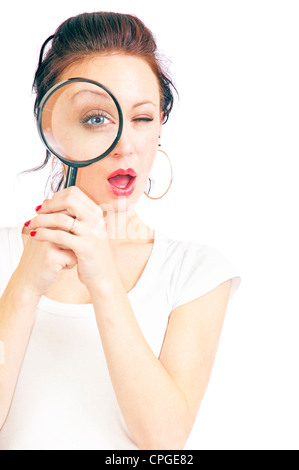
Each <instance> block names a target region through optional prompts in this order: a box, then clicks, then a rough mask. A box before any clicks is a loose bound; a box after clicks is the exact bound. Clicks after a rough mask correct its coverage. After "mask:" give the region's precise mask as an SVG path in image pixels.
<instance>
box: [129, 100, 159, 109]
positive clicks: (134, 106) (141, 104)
mask: <svg viewBox="0 0 299 470" xmlns="http://www.w3.org/2000/svg"><path fill="white" fill-rule="evenodd" d="M144 104H152V105H153V106H155V108H156V107H157V105H156V104H155V103H154V102H153V101H150V100H148V101H140V103H136V104H134V105H133V108H138V107H139V106H143V105H144Z"/></svg>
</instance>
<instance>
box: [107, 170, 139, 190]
mask: <svg viewBox="0 0 299 470" xmlns="http://www.w3.org/2000/svg"><path fill="white" fill-rule="evenodd" d="M136 176H137V173H136V171H135V170H133V169H132V168H128V169H126V170H124V169H122V168H119V169H118V170H116V171H114V172H113V173H111V175H110V176H109V177H108V178H107V181H108V185H109V188H110V189H111V191H112V192H113V194H114V195H115V196H124V197H127V196H130V195H131V194H132V193H133V191H134V189H135V180H136Z"/></svg>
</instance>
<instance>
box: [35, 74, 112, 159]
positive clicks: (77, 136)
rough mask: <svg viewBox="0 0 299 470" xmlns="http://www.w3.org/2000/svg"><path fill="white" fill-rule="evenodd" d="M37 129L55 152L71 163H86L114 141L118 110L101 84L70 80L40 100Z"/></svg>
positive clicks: (103, 153)
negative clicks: (41, 105)
mask: <svg viewBox="0 0 299 470" xmlns="http://www.w3.org/2000/svg"><path fill="white" fill-rule="evenodd" d="M40 130H41V132H42V136H43V140H44V141H45V143H46V145H47V147H48V148H49V149H50V151H51V152H52V153H54V155H56V156H58V158H61V159H62V161H64V162H65V163H68V162H69V163H70V165H72V166H75V167H79V166H85V163H86V164H90V163H92V162H90V160H94V159H97V160H98V159H99V157H101V156H105V153H107V151H108V150H109V149H110V148H111V147H113V145H114V144H116V143H117V140H118V139H117V136H118V134H119V130H120V110H119V109H118V106H117V102H116V100H115V99H113V98H112V96H111V94H110V93H108V91H106V89H105V87H102V86H101V85H100V84H94V83H92V82H91V81H88V80H82V81H79V80H78V81H69V83H65V84H63V85H62V86H60V87H58V88H57V89H55V90H54V91H53V92H52V93H50V95H49V96H48V97H47V99H46V100H45V102H44V103H43V109H42V114H41V119H40ZM87 162H89V163H87ZM80 163H82V165H80Z"/></svg>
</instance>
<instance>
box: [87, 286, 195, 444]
mask: <svg viewBox="0 0 299 470" xmlns="http://www.w3.org/2000/svg"><path fill="white" fill-rule="evenodd" d="M92 300H93V304H94V308H95V314H96V319H97V323H98V327H99V331H100V336H101V340H102V344H103V348H104V351H105V355H106V360H107V364H108V368H109V372H110V376H111V380H112V383H113V386H114V390H115V393H116V396H117V399H118V402H119V405H120V408H121V411H122V413H123V416H124V419H125V421H126V424H127V426H128V429H129V431H130V432H131V434H132V436H133V437H134V439H135V440H136V442H137V445H138V446H139V447H140V448H143V449H159V448H160V449H162V448H163V449H167V448H168V449H170V448H174V449H178V448H180V447H182V446H183V445H184V443H185V439H186V436H187V435H188V432H189V431H190V427H191V423H190V414H189V413H188V405H187V402H186V400H185V397H184V395H183V393H182V392H181V391H180V390H179V388H178V387H177V385H176V384H175V382H174V381H173V380H172V378H171V377H170V375H169V374H168V373H167V371H166V370H165V368H164V367H163V365H162V364H161V362H160V361H159V359H158V358H157V357H156V356H155V355H154V353H153V352H152V350H151V349H150V347H149V345H148V343H147V342H146V340H145V338H144V337H143V335H142V333H141V331H140V328H139V326H138V323H137V321H136V319H135V316H134V313H133V311H132V308H131V305H130V303H129V300H128V297H127V295H126V293H125V291H124V289H123V288H122V286H121V285H119V283H118V282H117V281H116V282H115V283H112V284H111V285H110V286H109V288H108V289H107V291H106V293H103V292H102V291H100V290H99V291H94V293H93V294H92Z"/></svg>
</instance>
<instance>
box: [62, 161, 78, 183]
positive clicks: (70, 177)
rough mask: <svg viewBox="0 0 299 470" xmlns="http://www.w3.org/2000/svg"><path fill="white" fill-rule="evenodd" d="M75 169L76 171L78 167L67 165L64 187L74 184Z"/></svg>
mask: <svg viewBox="0 0 299 470" xmlns="http://www.w3.org/2000/svg"><path fill="white" fill-rule="evenodd" d="M77 171H78V168H75V167H73V166H69V169H68V171H67V175H66V183H65V187H66V188H68V187H69V186H75V185H76V178H77Z"/></svg>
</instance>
